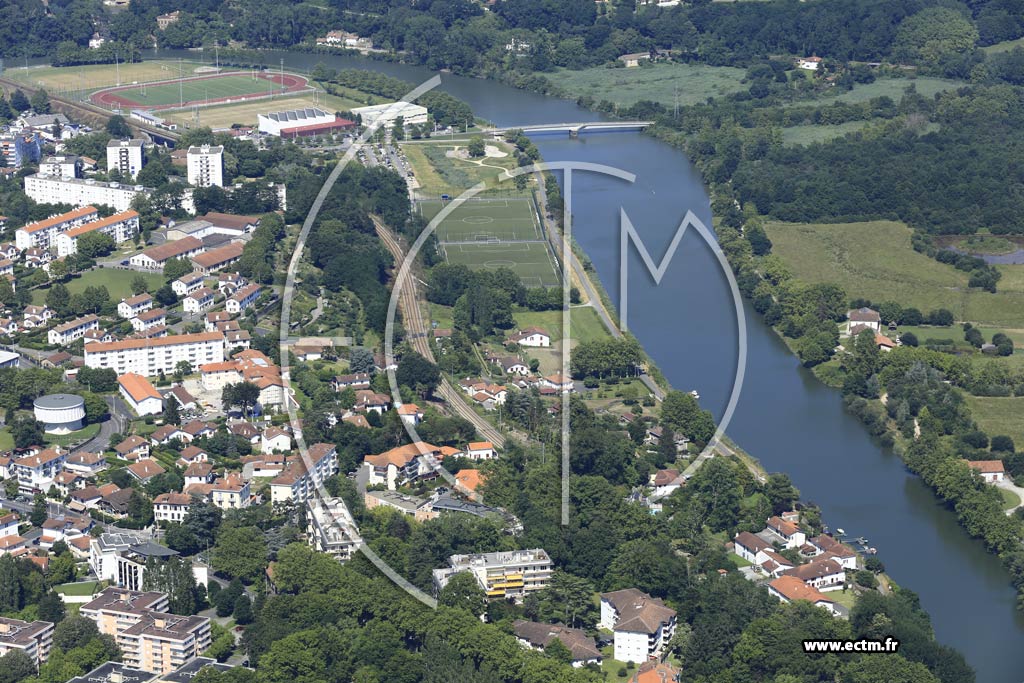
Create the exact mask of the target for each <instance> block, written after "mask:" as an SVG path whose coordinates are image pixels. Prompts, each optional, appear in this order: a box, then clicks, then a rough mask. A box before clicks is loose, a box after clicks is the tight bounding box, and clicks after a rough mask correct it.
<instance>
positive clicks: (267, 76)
mask: <svg viewBox="0 0 1024 683" xmlns="http://www.w3.org/2000/svg"><path fill="white" fill-rule="evenodd" d="M306 83H307V82H306V79H305V78H303V77H301V76H294V75H291V74H284V75H283V76H282V75H280V74H274V73H259V72H251V73H232V74H223V75H220V74H215V75H211V76H196V77H193V78H189V79H185V80H181V81H177V80H176V81H172V82H166V83H151V84H141V85H132V86H129V87H123V88H115V89H110V90H103V91H100V92H97V93H94V94H93V95H92V96H91V97H90V99H91V100H92V101H93V102H94V103H96V104H99V105H100V106H114V105H119V106H122V107H138V108H143V109H160V108H163V107H171V106H179V105H180V104H182V103H185V104H189V103H191V104H208V103H214V102H216V101H218V100H219V101H223V102H226V101H229V100H232V99H236V98H242V97H248V96H261V95H270V94H273V93H281V92H282V91H290V90H297V89H302V88H304V87H305V86H306Z"/></svg>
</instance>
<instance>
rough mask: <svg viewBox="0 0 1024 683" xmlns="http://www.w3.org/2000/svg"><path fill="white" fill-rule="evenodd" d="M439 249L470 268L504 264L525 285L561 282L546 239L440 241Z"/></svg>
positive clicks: (545, 285)
mask: <svg viewBox="0 0 1024 683" xmlns="http://www.w3.org/2000/svg"><path fill="white" fill-rule="evenodd" d="M441 250H442V253H443V254H444V257H445V259H446V260H447V261H448V262H449V263H461V264H464V265H467V266H469V267H470V268H472V269H473V270H481V269H485V268H488V269H492V270H494V269H497V268H508V269H509V270H511V271H512V272H514V273H515V274H516V275H518V276H519V279H520V280H522V281H523V284H524V285H526V286H527V287H558V286H561V279H560V278H559V276H558V266H557V262H556V261H555V256H554V254H552V253H551V248H550V247H549V246H548V243H547V242H495V243H483V244H472V243H467V242H460V243H454V244H453V243H442V244H441Z"/></svg>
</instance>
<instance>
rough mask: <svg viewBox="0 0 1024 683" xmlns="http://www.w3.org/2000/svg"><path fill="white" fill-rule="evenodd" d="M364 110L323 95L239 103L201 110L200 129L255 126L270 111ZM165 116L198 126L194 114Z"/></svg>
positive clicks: (350, 101) (357, 105) (175, 113)
mask: <svg viewBox="0 0 1024 683" xmlns="http://www.w3.org/2000/svg"><path fill="white" fill-rule="evenodd" d="M360 106H362V105H361V104H360V103H359V102H357V101H355V100H348V99H344V98H341V97H334V96H332V95H325V94H323V93H320V95H318V96H317V99H316V100H314V99H313V97H312V96H308V95H307V96H303V97H282V98H274V99H271V100H258V101H256V102H237V103H235V104H222V105H219V106H216V107H202V108H200V109H199V125H200V126H209V127H210V128H214V129H217V128H230V127H231V124H233V123H238V124H241V125H243V126H255V125H256V115H257V114H266V113H267V112H268V111H287V110H290V109H302V108H304V107H320V108H326V109H327V110H328V111H348V110H350V109H353V108H355V107H360ZM161 116H163V117H164V118H167V119H170V120H171V121H175V122H176V123H178V124H181V125H186V126H192V125H193V124H194V123H195V118H194V117H193V113H192V112H191V111H173V112H167V114H166V115H164V114H161Z"/></svg>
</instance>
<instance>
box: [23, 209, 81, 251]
mask: <svg viewBox="0 0 1024 683" xmlns="http://www.w3.org/2000/svg"><path fill="white" fill-rule="evenodd" d="M99 215H100V214H99V212H98V211H97V210H96V207H93V206H83V207H81V208H78V209H74V210H73V211H68V212H67V213H62V214H60V215H59V216H52V217H50V218H47V219H46V220H43V221H36V222H35V223H29V224H28V225H26V226H24V227H21V228H18V229H17V230H15V231H14V244H15V246H17V247H18V249H19V250H21V251H24V250H25V249H31V248H32V247H41V248H43V249H49V248H50V246H51V245H53V243H54V240H56V239H57V235H59V234H60V233H62V232H66V231H68V230H71V229H72V228H77V227H78V226H80V225H83V224H85V223H89V222H91V221H94V220H96V219H97V218H99Z"/></svg>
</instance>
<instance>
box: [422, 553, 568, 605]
mask: <svg viewBox="0 0 1024 683" xmlns="http://www.w3.org/2000/svg"><path fill="white" fill-rule="evenodd" d="M448 564H449V566H448V567H444V568H442V569H435V570H434V572H433V573H434V587H435V589H436V590H438V591H440V590H441V589H442V588H444V587H445V585H447V583H448V581H449V580H450V579H451V577H453V576H455V575H456V574H458V573H460V572H470V573H471V574H472V575H473V577H474V578H475V579H476V581H477V583H478V584H479V585H480V587H481V588H482V589H483V591H484V593H486V595H487V597H489V598H505V599H507V598H513V599H515V600H516V601H517V602H521V601H522V599H523V598H524V597H525V596H526V595H527V594H528V593H533V592H535V591H539V590H541V589H542V588H544V587H545V586H547V585H548V581H550V580H551V572H552V564H551V558H550V557H548V554H547V551H545V550H543V549H542V548H533V549H530V550H512V551H501V552H496V553H479V554H473V555H452V556H451V557H449V558H448Z"/></svg>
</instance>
